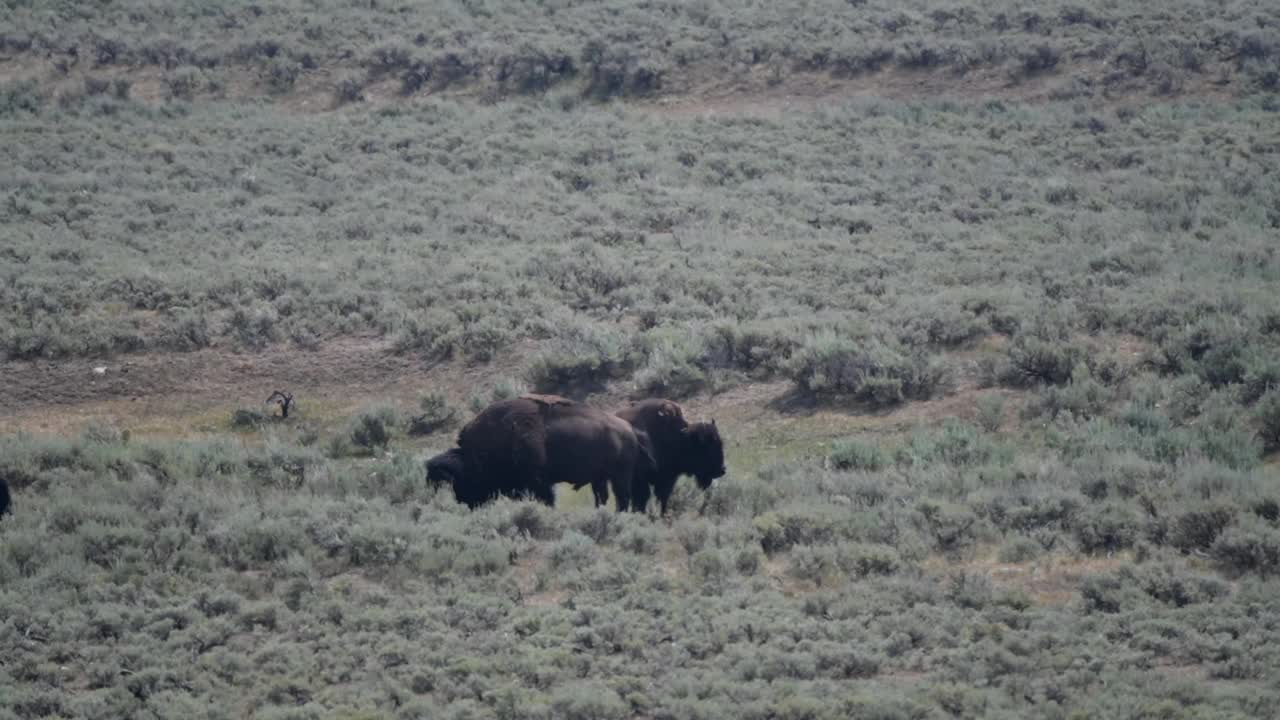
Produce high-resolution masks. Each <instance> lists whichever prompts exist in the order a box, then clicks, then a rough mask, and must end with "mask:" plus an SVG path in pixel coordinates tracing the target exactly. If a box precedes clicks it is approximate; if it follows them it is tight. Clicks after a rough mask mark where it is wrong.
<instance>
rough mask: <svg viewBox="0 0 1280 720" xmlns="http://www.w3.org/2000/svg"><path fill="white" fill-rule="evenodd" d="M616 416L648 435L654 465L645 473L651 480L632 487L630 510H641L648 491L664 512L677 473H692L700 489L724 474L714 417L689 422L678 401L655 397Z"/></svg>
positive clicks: (647, 500) (704, 488)
mask: <svg viewBox="0 0 1280 720" xmlns="http://www.w3.org/2000/svg"><path fill="white" fill-rule="evenodd" d="M617 416H618V417H620V418H622V419H623V420H626V421H627V422H628V423H630V424H631V426H632V427H634V428H636V429H637V430H641V431H643V432H645V433H646V434H647V435H648V436H649V441H650V443H651V444H652V445H653V458H654V461H655V462H656V464H657V470H656V471H655V472H654V473H652V474H651V475H650V476H649V478H650V481H651V482H647V483H646V482H636V483H635V484H634V485H633V486H632V488H631V507H632V509H634V510H636V511H639V512H644V510H645V506H646V505H648V503H649V496H650V492H651V491H652V494H654V495H657V496H658V503H659V505H661V507H662V514H663V515H665V514H666V513H667V502H668V501H669V500H670V499H671V493H672V491H674V490H675V487H676V479H677V478H679V477H680V476H681V475H692V476H693V477H694V478H695V479H696V480H697V481H698V487H700V488H702V489H703V490H706V489H708V488H710V487H711V482H712V481H713V480H715V479H716V478H718V477H721V476H723V475H724V473H725V468H724V443H723V442H722V441H721V440H720V430H719V429H718V428H716V422H715V420H712V421H711V422H696V423H690V422H689V421H688V420H686V419H685V417H684V409H683V408H681V407H680V405H679V404H678V403H675V402H672V401H671V400H662V399H658V398H654V399H649V400H640V401H638V402H633V403H631V405H629V406H627V407H626V408H623V409H622V410H619V411H618V412H617Z"/></svg>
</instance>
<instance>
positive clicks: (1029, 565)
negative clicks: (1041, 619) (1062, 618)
mask: <svg viewBox="0 0 1280 720" xmlns="http://www.w3.org/2000/svg"><path fill="white" fill-rule="evenodd" d="M994 552H995V551H994V550H992V551H991V552H990V553H988V554H985V555H984V556H982V557H978V558H975V559H972V560H967V561H962V562H956V561H954V560H949V559H947V558H943V557H938V556H935V557H930V558H928V559H927V560H925V562H924V570H925V572H928V573H932V574H935V575H950V574H953V573H956V572H968V573H977V574H979V575H983V576H985V577H986V578H987V579H989V580H990V581H991V583H992V585H994V586H995V587H997V588H1002V589H1005V590H1020V591H1022V592H1024V593H1026V595H1027V597H1029V598H1030V599H1031V601H1032V602H1034V603H1035V604H1037V605H1066V604H1067V603H1070V602H1071V601H1073V600H1075V599H1076V598H1078V597H1079V592H1080V583H1081V581H1083V580H1084V579H1085V578H1086V577H1088V576H1090V575H1099V574H1102V573H1106V572H1110V571H1112V570H1115V569H1116V568H1118V567H1120V566H1121V565H1125V564H1127V563H1129V562H1131V561H1132V558H1131V556H1130V555H1129V554H1127V553H1120V554H1117V555H1112V556H1106V557H1103V556H1078V557H1077V556H1063V555H1050V556H1047V557H1045V558H1042V559H1039V560H1035V561H1032V562H1026V563H1005V562H1000V561H999V560H997V559H996V558H995V555H994Z"/></svg>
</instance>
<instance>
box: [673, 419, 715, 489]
mask: <svg viewBox="0 0 1280 720" xmlns="http://www.w3.org/2000/svg"><path fill="white" fill-rule="evenodd" d="M682 432H683V433H684V438H685V457H684V460H685V463H687V465H686V467H688V468H689V473H690V474H691V475H693V477H694V478H695V479H697V481H698V487H700V488H702V489H703V490H706V489H707V488H709V487H711V482H712V481H713V480H715V479H716V478H718V477H721V476H723V475H724V473H725V469H724V443H723V442H721V440H720V430H719V429H717V428H716V421H715V420H712V421H711V422H699V423H693V424H692V425H690V426H689V427H686V428H685V429H684V430H683V431H682Z"/></svg>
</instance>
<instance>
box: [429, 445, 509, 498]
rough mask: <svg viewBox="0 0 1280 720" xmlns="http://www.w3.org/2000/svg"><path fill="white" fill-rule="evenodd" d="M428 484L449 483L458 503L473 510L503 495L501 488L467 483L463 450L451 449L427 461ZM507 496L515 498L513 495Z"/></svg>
mask: <svg viewBox="0 0 1280 720" xmlns="http://www.w3.org/2000/svg"><path fill="white" fill-rule="evenodd" d="M427 482H430V483H432V484H436V485H438V484H440V483H448V485H449V486H450V487H452V488H453V496H454V497H455V498H456V499H457V500H458V502H460V503H462V504H464V505H466V506H467V507H469V508H473V509H474V508H475V507H477V506H479V505H482V504H484V503H485V502H488V501H489V500H492V499H493V498H494V497H496V496H497V495H499V494H502V493H501V492H500V489H499V488H486V487H484V486H482V485H481V484H480V483H468V482H466V462H465V461H464V460H463V455H462V449H461V448H449V449H448V450H446V451H445V452H442V453H440V454H439V455H436V456H435V457H433V458H431V459H430V460H427ZM506 494H507V495H508V496H513V495H512V494H511V493H506Z"/></svg>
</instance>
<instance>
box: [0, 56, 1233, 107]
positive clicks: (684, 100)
mask: <svg viewBox="0 0 1280 720" xmlns="http://www.w3.org/2000/svg"><path fill="white" fill-rule="evenodd" d="M182 70H183V68H177V69H174V70H166V69H163V68H160V67H157V66H150V65H144V66H132V65H107V66H94V65H91V64H89V63H84V64H74V65H70V66H68V65H67V64H66V63H65V62H63V61H61V60H58V59H54V58H49V57H43V56H39V55H35V54H31V53H17V54H14V55H10V56H7V57H0V84H3V83H9V82H14V81H22V80H34V81H36V82H37V83H39V84H40V86H41V87H42V88H44V89H46V90H49V91H52V93H53V95H54V96H55V97H60V96H66V95H74V94H77V93H83V92H84V91H85V87H86V79H89V78H92V79H95V80H108V81H111V80H116V79H124V80H127V81H129V83H130V89H129V95H130V97H132V98H134V99H136V100H140V101H143V102H147V103H159V102H165V101H167V100H169V99H171V98H172V96H173V92H172V88H171V79H172V77H173V76H174V73H177V72H181V71H182ZM367 75H368V74H367V71H366V69H365V68H362V67H359V66H353V67H347V66H342V65H322V66H320V67H316V68H312V69H309V70H305V71H302V72H300V73H299V74H298V75H297V77H296V78H295V79H294V81H293V82H292V84H291V86H289V87H287V88H279V87H272V85H271V83H270V82H269V81H268V79H267V78H266V76H265V74H264V71H263V70H262V69H261V68H258V67H254V66H252V65H240V66H235V65H229V66H222V67H220V68H218V70H217V73H216V74H215V76H214V78H215V79H214V80H213V81H212V82H211V81H209V80H208V79H200V80H199V81H198V82H197V83H196V86H194V87H188V88H185V89H184V90H183V92H184V94H185V95H186V96H187V98H188V99H190V100H192V101H196V102H199V101H209V100H214V101H217V100H236V99H243V98H264V97H265V98H270V99H271V100H272V102H273V103H274V104H275V105H276V106H278V107H280V108H281V109H283V110H284V111H286V112H295V113H315V112H328V111H332V110H336V109H339V108H341V107H343V106H344V104H343V103H342V102H341V101H340V100H339V98H338V97H337V94H336V90H337V84H338V81H339V79H340V78H343V77H353V78H362V81H363V82H365V85H364V87H363V88H362V90H361V92H360V97H361V99H360V100H358V101H355V102H354V103H353V104H354V105H355V106H357V107H359V106H365V107H380V106H383V105H387V104H392V103H412V102H417V101H421V100H423V99H425V98H428V97H448V98H451V99H455V100H460V101H464V102H493V101H496V100H499V99H501V98H502V97H503V94H502V93H501V92H500V91H499V90H498V89H497V88H493V87H486V86H485V85H484V84H483V83H479V82H475V83H470V84H460V85H457V86H452V87H448V88H444V89H435V90H422V91H418V92H415V93H411V94H409V95H405V94H403V93H402V92H401V82H400V81H399V80H398V79H397V78H394V77H386V76H383V77H377V78H369V77H368V76H367ZM1242 82H1243V81H1242V79H1241V78H1237V77H1235V73H1234V72H1233V71H1232V69H1231V67H1230V66H1229V65H1227V64H1218V65H1215V66H1213V67H1209V66H1206V67H1205V68H1204V70H1203V71H1202V72H1200V73H1198V74H1192V75H1188V76H1187V77H1185V78H1184V79H1183V80H1182V81H1181V82H1180V83H1179V84H1177V85H1176V86H1173V87H1168V88H1164V89H1160V88H1157V87H1152V84H1151V82H1150V81H1149V79H1147V78H1142V77H1132V78H1127V77H1119V74H1118V73H1117V71H1116V69H1115V68H1114V67H1111V66H1109V65H1108V63H1107V62H1105V61H1080V62H1076V63H1073V64H1072V65H1070V66H1064V67H1062V68H1060V69H1059V70H1058V71H1056V72H1049V73H1041V74H1035V75H1021V74H1018V73H1015V72H1012V71H1011V70H1010V68H1009V67H1007V66H990V67H978V68H969V69H966V70H964V71H959V70H957V69H956V68H954V67H942V68H925V69H914V68H906V67H901V66H896V65H894V66H889V67H886V68H884V69H881V70H877V71H873V72H866V73H861V74H858V75H841V74H835V73H830V72H821V71H818V72H813V71H800V70H793V69H788V70H779V69H775V68H772V67H770V66H766V65H757V66H752V67H749V68H737V69H730V70H726V69H725V68H723V67H720V66H717V65H694V66H689V67H685V68H681V69H679V70H678V71H676V72H671V73H668V75H667V76H666V77H665V78H664V84H663V88H662V89H661V90H660V91H659V92H657V93H655V94H654V95H651V96H648V97H642V98H628V99H626V100H625V101H624V102H625V103H626V104H628V105H630V106H632V107H635V108H637V109H639V110H641V111H643V112H651V113H655V114H660V115H669V116H692V117H709V116H715V115H745V116H753V117H777V116H780V115H782V114H784V113H789V112H812V111H815V110H819V109H822V108H831V107H836V106H838V105H839V104H841V103H844V102H848V101H851V100H855V99H858V98H886V99H891V100H899V101H915V100H947V99H950V100H955V101H963V102H974V101H983V100H1009V101H1016V102H1026V103H1037V102H1046V101H1050V100H1062V99H1075V100H1084V101H1087V102H1090V103H1095V104H1096V103H1105V104H1114V105H1140V104H1143V103H1146V102H1151V101H1153V100H1155V101H1179V100H1187V99H1200V100H1206V101H1211V102H1218V101H1226V100H1230V99H1232V98H1235V97H1238V96H1239V95H1241V94H1242V93H1244V92H1246V91H1247V90H1248V88H1246V87H1244V86H1243V84H1242ZM583 87H585V86H584V85H583V84H582V82H575V81H570V82H566V83H563V84H561V85H558V86H556V89H555V91H556V92H566V91H567V92H573V91H575V90H577V91H582V89H583Z"/></svg>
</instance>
